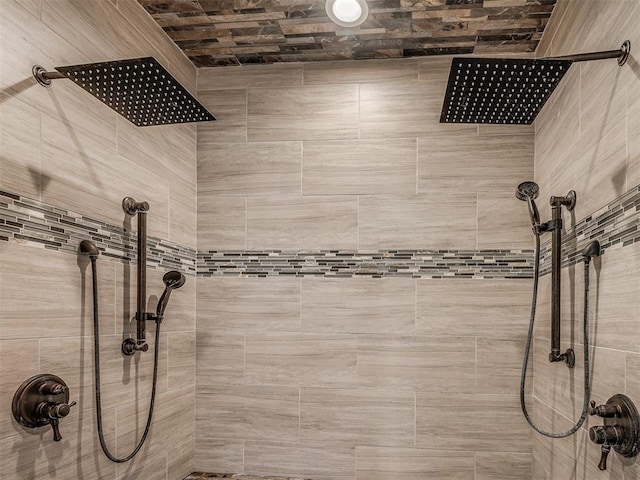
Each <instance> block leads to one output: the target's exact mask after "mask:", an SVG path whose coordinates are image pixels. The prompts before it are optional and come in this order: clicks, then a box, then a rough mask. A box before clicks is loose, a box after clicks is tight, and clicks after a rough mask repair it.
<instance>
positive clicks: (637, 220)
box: [540, 185, 640, 275]
mask: <svg viewBox="0 0 640 480" xmlns="http://www.w3.org/2000/svg"><path fill="white" fill-rule="evenodd" d="M543 240H544V242H543V244H542V246H541V252H540V254H541V258H540V264H541V267H540V273H541V274H542V275H544V274H546V273H549V272H550V269H551V236H550V235H544V236H543ZM592 240H598V241H599V242H600V249H601V254H605V253H606V252H607V251H608V250H611V249H615V248H623V247H626V246H628V245H632V244H634V243H638V242H640V185H637V186H635V187H634V188H632V189H631V190H629V191H627V192H625V193H624V194H623V195H621V196H620V197H618V198H616V199H615V200H614V201H612V202H610V203H608V204H607V205H605V206H604V207H602V208H601V209H600V210H598V211H597V212H594V213H593V214H591V215H589V216H588V217H586V218H584V219H582V220H580V221H579V222H577V223H576V225H575V227H573V228H568V229H566V233H564V234H563V238H562V266H569V265H575V264H576V263H579V262H581V261H582V251H583V250H584V248H585V247H586V246H587V244H589V243H590V242H591V241H592Z"/></svg>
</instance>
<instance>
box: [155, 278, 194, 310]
mask: <svg viewBox="0 0 640 480" xmlns="http://www.w3.org/2000/svg"><path fill="white" fill-rule="evenodd" d="M162 281H163V282H164V284H165V288H164V292H162V295H160V300H158V307H157V308H156V316H157V317H158V318H159V319H162V317H164V311H165V310H166V309H167V305H168V304H169V297H170V296H171V291H172V290H174V289H176V288H180V287H181V286H183V285H184V284H185V282H186V281H187V279H186V278H185V276H184V275H183V274H182V273H180V272H178V271H176V270H172V271H170V272H167V273H165V274H164V276H163V277H162Z"/></svg>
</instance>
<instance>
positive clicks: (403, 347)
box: [358, 335, 476, 393]
mask: <svg viewBox="0 0 640 480" xmlns="http://www.w3.org/2000/svg"><path fill="white" fill-rule="evenodd" d="M475 356H476V348H475V339H474V338H473V337H373V336H362V335H361V336H358V387H359V388H379V389H382V390H385V389H386V390H410V391H430V392H450V393H475V375H476V362H475Z"/></svg>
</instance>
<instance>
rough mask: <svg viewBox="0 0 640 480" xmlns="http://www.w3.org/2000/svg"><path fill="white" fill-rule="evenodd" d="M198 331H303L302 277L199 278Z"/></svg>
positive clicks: (219, 332) (217, 332) (215, 332)
mask: <svg viewBox="0 0 640 480" xmlns="http://www.w3.org/2000/svg"><path fill="white" fill-rule="evenodd" d="M197 297H198V307H197V311H198V334H200V333H201V332H202V333H206V332H213V333H214V334H216V335H218V334H222V333H229V332H243V331H245V330H247V331H270V332H276V331H279V332H297V331H300V280H298V279H294V278H266V279H265V278H216V277H201V278H199V279H198V294H197Z"/></svg>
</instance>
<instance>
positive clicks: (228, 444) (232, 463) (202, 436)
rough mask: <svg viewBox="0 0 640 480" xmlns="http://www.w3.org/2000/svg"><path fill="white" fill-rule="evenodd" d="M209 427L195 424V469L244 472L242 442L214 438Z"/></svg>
mask: <svg viewBox="0 0 640 480" xmlns="http://www.w3.org/2000/svg"><path fill="white" fill-rule="evenodd" d="M210 430H211V429H201V428H200V427H199V426H198V425H196V444H195V462H196V463H195V465H196V466H195V470H196V471H198V472H236V473H243V472H244V459H243V455H244V442H243V441H242V440H231V439H216V438H214V437H212V436H209V435H211V434H213V433H214V432H211V431H210Z"/></svg>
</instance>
